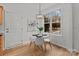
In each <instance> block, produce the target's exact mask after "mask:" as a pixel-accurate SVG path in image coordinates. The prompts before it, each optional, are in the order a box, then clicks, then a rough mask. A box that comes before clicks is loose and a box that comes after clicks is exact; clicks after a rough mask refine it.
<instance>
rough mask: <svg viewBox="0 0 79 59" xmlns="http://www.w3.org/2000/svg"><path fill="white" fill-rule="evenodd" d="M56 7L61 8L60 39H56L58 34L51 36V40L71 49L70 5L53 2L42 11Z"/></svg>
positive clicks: (44, 12) (45, 11)
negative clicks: (61, 34)
mask: <svg viewBox="0 0 79 59" xmlns="http://www.w3.org/2000/svg"><path fill="white" fill-rule="evenodd" d="M56 9H61V10H62V14H63V15H62V33H63V36H62V39H59V38H58V39H57V37H58V36H56V37H55V36H52V41H53V42H55V43H57V44H59V45H62V46H64V47H65V48H68V49H69V50H72V5H71V4H54V5H51V6H50V7H49V8H46V9H44V10H43V11H42V13H43V14H47V13H48V12H51V11H54V10H56Z"/></svg>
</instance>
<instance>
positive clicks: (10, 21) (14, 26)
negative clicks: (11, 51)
mask: <svg viewBox="0 0 79 59" xmlns="http://www.w3.org/2000/svg"><path fill="white" fill-rule="evenodd" d="M3 5H4V8H5V28H6V27H8V28H9V32H8V33H6V32H5V48H12V47H15V46H16V44H20V43H23V42H25V41H28V40H29V37H30V35H31V32H27V20H29V19H31V20H35V19H36V14H37V13H38V4H3Z"/></svg>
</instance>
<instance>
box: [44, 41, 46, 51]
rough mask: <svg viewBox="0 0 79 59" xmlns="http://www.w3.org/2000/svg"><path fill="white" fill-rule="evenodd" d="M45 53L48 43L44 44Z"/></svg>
mask: <svg viewBox="0 0 79 59" xmlns="http://www.w3.org/2000/svg"><path fill="white" fill-rule="evenodd" d="M44 51H45V52H46V43H44Z"/></svg>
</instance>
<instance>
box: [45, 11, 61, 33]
mask: <svg viewBox="0 0 79 59" xmlns="http://www.w3.org/2000/svg"><path fill="white" fill-rule="evenodd" d="M60 29H61V13H60V10H56V11H53V12H50V13H48V14H47V15H45V16H44V32H52V33H54V32H58V31H60Z"/></svg>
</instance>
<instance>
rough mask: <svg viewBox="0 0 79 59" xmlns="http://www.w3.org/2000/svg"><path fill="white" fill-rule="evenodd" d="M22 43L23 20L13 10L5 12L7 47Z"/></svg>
mask: <svg viewBox="0 0 79 59" xmlns="http://www.w3.org/2000/svg"><path fill="white" fill-rule="evenodd" d="M20 43H22V20H21V19H20V16H18V15H17V16H16V14H13V13H11V12H5V49H7V48H13V47H15V46H16V45H17V44H20Z"/></svg>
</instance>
